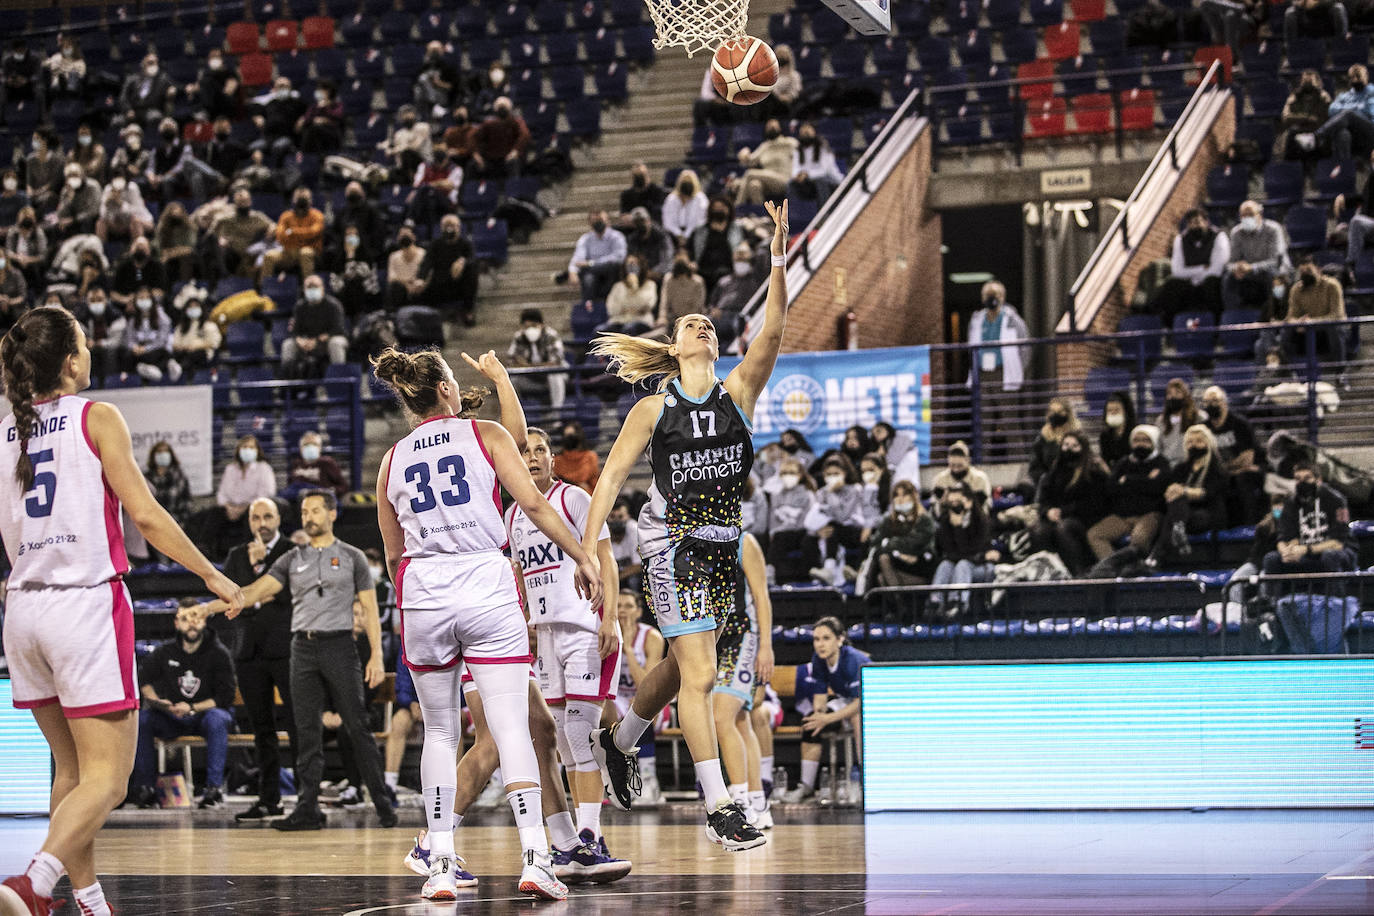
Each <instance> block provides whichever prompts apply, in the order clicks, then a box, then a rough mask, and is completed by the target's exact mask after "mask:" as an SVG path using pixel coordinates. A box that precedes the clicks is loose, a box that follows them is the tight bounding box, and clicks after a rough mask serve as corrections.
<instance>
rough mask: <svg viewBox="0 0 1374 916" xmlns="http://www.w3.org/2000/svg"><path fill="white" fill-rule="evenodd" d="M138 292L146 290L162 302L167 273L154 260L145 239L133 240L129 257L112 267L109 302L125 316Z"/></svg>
mask: <svg viewBox="0 0 1374 916" xmlns="http://www.w3.org/2000/svg"><path fill="white" fill-rule="evenodd" d="M139 289H148V290H151V291H152V294H153V295H154V296H155V297H156V298H157V299H159V300H160V299H161V298H162V295H163V294H164V293H165V291H166V289H167V269H166V268H165V267H163V266H162V262H161V261H159V260H158V259H157V258H155V257H153V245H152V243H151V242H149V241H148V239H147V238H138V239H134V242H133V244H132V245H130V246H129V253H128V254H127V255H125V256H124V257H123V258H121V259H120V260H119V262H118V263H117V264H116V265H115V270H114V281H113V283H112V285H111V288H110V298H111V299H113V300H114V301H115V302H118V303H119V304H120V306H121V307H123V308H124V310H125V311H126V312H127V311H128V309H129V307H130V306H132V305H133V301H134V295H135V293H137V292H138V290H139Z"/></svg>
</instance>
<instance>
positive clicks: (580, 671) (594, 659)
mask: <svg viewBox="0 0 1374 916" xmlns="http://www.w3.org/2000/svg"><path fill="white" fill-rule="evenodd" d="M535 633H536V634H538V639H539V652H538V657H537V658H536V659H535V662H534V670H535V672H536V673H537V674H538V677H539V691H540V692H541V693H542V694H544V699H545V700H546V701H547V702H549V703H561V702H563V701H564V700H586V701H587V702H590V703H599V702H600V701H602V700H614V699H615V688H616V685H617V684H618V683H619V682H620V646H616V648H615V651H613V652H612V653H611V654H610V655H608V656H606V657H605V658H602V657H601V653H600V651H599V650H598V649H597V642H596V633H594V632H592V631H590V630H586V629H583V628H582V627H575V626H570V625H568V624H560V623H552V624H546V625H544V626H540V627H537V628H536V629H535Z"/></svg>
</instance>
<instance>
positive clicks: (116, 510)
mask: <svg viewBox="0 0 1374 916" xmlns="http://www.w3.org/2000/svg"><path fill="white" fill-rule="evenodd" d="M93 403H94V402H93V401H87V402H86V403H85V404H84V405H83V406H82V408H81V435H82V436H83V437H84V438H85V440H86V445H87V447H88V448H90V450H91V454H93V455H95V457H96V458H97V459H98V458H100V449H98V448H96V447H95V440H93V439H92V438H91V429H90V426H89V424H88V422H87V419H88V415H89V414H90V412H91V404H93ZM100 482H101V483H102V484H103V485H104V487H105V540H106V542H107V543H108V544H109V548H110V566H111V567H112V568H113V569H114V572H115V575H116V576H122V575H124V574H125V573H126V572H128V571H129V555H128V553H127V552H126V551H125V549H124V529H123V528H122V527H121V526H120V506H119V497H118V496H116V495H115V492H114V490H113V489H111V488H110V481H109V480H108V479H107V478H106V477H105V475H104V473H102V474H101V475H100Z"/></svg>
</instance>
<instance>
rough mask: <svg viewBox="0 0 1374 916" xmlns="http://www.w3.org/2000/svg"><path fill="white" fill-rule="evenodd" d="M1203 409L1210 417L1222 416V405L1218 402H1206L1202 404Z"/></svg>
mask: <svg viewBox="0 0 1374 916" xmlns="http://www.w3.org/2000/svg"><path fill="white" fill-rule="evenodd" d="M1202 409H1203V410H1205V411H1207V413H1208V415H1209V416H1213V417H1219V416H1221V404H1220V403H1219V402H1217V401H1204V402H1203V404H1202Z"/></svg>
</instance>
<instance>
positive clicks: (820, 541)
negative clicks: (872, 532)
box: [804, 454, 863, 586]
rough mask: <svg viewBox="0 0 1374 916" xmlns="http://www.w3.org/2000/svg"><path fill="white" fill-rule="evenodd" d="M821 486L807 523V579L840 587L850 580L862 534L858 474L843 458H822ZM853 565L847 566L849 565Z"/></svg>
mask: <svg viewBox="0 0 1374 916" xmlns="http://www.w3.org/2000/svg"><path fill="white" fill-rule="evenodd" d="M821 480H822V485H821V486H820V487H819V488H818V489H817V490H816V511H815V512H813V513H812V514H811V517H810V518H808V519H807V529H808V534H807V539H806V541H805V546H804V549H805V551H806V553H807V555H808V557H809V561H810V562H818V563H820V565H819V566H812V567H811V569H810V570H809V572H810V574H811V578H812V579H815V580H817V581H819V582H823V583H825V584H827V585H832V584H833V585H835V586H840V585H843V584H844V582H845V580H846V579H854V578H855V577H856V575H857V574H856V573H855V571H854V567H855V566H857V565H858V562H859V561H858V559H857V557H858V555H859V549H860V536H861V534H862V533H863V487H862V486H860V484H859V474H858V471H856V470H855V469H854V465H853V463H851V462H850V460H849V459H848V458H847V457H845V456H844V455H843V454H834V455H831V456H830V457H829V458H826V459H825V460H824V462H823V463H822V466H821ZM851 560H852V561H853V563H852V564H851V563H850V561H851Z"/></svg>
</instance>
